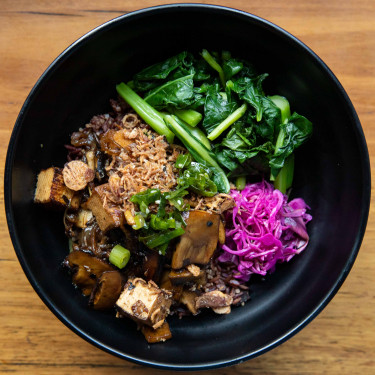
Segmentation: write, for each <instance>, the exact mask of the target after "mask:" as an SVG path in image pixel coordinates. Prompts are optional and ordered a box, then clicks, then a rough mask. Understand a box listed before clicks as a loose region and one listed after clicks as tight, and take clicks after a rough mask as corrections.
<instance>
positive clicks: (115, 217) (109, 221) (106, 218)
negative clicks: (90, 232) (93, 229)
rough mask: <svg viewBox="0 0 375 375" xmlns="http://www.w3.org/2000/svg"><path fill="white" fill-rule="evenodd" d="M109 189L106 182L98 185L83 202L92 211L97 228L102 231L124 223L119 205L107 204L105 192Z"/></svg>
mask: <svg viewBox="0 0 375 375" xmlns="http://www.w3.org/2000/svg"><path fill="white" fill-rule="evenodd" d="M107 191H110V190H109V185H108V184H103V185H99V186H97V187H96V188H94V190H93V191H92V194H91V197H90V198H89V199H88V201H87V202H86V204H85V207H84V208H85V209H87V210H90V211H92V213H93V214H94V216H95V218H96V221H97V223H98V225H99V228H100V229H101V230H102V231H103V232H107V231H108V230H110V229H113V228H116V227H120V226H122V225H123V223H124V214H123V212H122V210H121V209H120V207H119V206H116V205H110V204H107V205H106V206H104V203H105V200H106V192H107Z"/></svg>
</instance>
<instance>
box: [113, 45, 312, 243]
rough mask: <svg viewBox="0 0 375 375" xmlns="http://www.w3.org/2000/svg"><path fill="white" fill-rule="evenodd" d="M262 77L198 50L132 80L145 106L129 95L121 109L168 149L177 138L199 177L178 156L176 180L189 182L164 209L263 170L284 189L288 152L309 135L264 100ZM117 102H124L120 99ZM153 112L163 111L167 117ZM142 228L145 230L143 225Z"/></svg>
mask: <svg viewBox="0 0 375 375" xmlns="http://www.w3.org/2000/svg"><path fill="white" fill-rule="evenodd" d="M267 76H268V74H266V73H264V74H259V73H257V71H256V69H255V68H254V66H253V65H252V64H251V63H249V62H248V61H246V60H243V59H240V58H237V57H232V56H231V53H230V52H228V51H222V52H221V53H217V52H208V51H207V50H203V51H202V52H201V54H200V55H196V56H193V54H191V53H189V52H186V51H183V52H181V53H179V54H178V55H175V56H172V57H170V58H168V59H166V60H164V61H162V62H159V63H157V64H154V65H152V66H150V67H148V68H146V69H144V70H142V71H141V72H139V73H138V74H136V75H135V76H134V77H133V80H132V81H131V83H132V86H131V87H132V88H134V90H135V91H137V92H140V93H142V96H143V97H144V98H145V100H144V101H143V103H140V102H139V100H138V98H135V99H134V96H132V95H130V96H129V98H130V102H129V104H130V105H131V106H132V107H133V108H134V109H135V110H136V111H137V113H138V114H139V115H140V116H141V117H142V118H143V119H144V120H145V121H146V122H147V123H148V124H149V125H150V126H151V127H153V129H154V130H156V131H157V132H158V133H159V134H164V135H165V136H166V137H167V140H168V142H171V141H172V139H173V133H174V134H175V135H177V137H178V138H179V139H180V141H181V142H182V143H183V144H184V146H185V147H186V148H187V150H188V151H189V153H190V155H191V157H192V158H193V159H194V160H195V162H196V163H199V164H200V165H201V167H202V168H203V169H204V170H205V172H204V173H203V172H202V171H200V172H199V173H197V175H196V176H195V175H194V174H193V175H194V178H193V177H192V173H193V172H192V171H190V170H189V168H190V167H191V165H192V164H191V160H188V157H185V156H183V158H182V159H179V160H178V161H177V163H176V164H177V165H178V166H179V168H181V169H182V171H181V176H180V178H181V179H183V178H185V181H188V180H189V179H192V180H191V181H190V182H189V183H187V182H186V183H185V184H183V183H181V184H180V185H179V187H178V188H177V190H176V191H175V192H172V193H170V195H169V204H171V205H173V206H174V207H175V211H176V212H179V210H183V209H184V203H183V199H182V196H183V195H184V194H187V190H188V189H190V190H193V189H194V188H196V191H200V194H201V195H202V194H204V191H205V192H206V193H207V192H211V194H212V192H213V191H215V189H214V185H216V187H217V191H219V192H228V191H229V181H228V177H231V178H234V177H241V178H243V177H244V176H247V175H255V174H264V175H266V174H269V173H270V171H271V179H272V180H275V185H278V184H279V185H278V186H280V188H281V189H285V187H287V186H290V184H291V180H292V178H293V166H294V161H293V160H294V157H293V152H294V150H295V149H296V148H297V147H299V146H300V145H301V144H302V143H303V142H305V141H306V139H307V138H308V137H309V136H310V135H311V131H312V125H311V123H310V122H309V121H308V120H306V119H305V118H304V117H303V116H299V115H297V114H293V116H290V106H289V102H288V100H287V99H286V98H284V97H281V96H278V95H274V96H269V97H267V96H266V94H265V92H264V90H263V82H264V80H265V78H266V77H267ZM127 89H128V88H127ZM129 90H130V88H129ZM120 91H121V90H120ZM120 91H119V92H120ZM122 96H123V97H124V99H125V100H127V97H126V96H127V95H125V96H124V95H122ZM127 101H128V100H127ZM144 103H145V104H147V105H148V107H147V106H145V105H144ZM157 110H167V111H168V112H169V113H172V114H173V115H174V116H171V115H169V114H165V113H163V114H161V113H159V112H158V111H157ZM148 112H149V114H148V115H147V113H148ZM176 116H177V117H176ZM288 119H289V122H288ZM160 120H162V121H160ZM166 129H167V130H166ZM202 130H203V131H204V133H203V132H202ZM206 134H207V135H208V136H206ZM209 139H210V140H211V141H212V142H210V141H209ZM189 158H190V156H189ZM284 165H285V167H284ZM221 167H223V168H224V170H225V171H226V172H224V170H223V169H222V168H221ZM280 171H281V172H280ZM279 172H280V173H279ZM205 173H206V174H205ZM184 174H186V176H185V175H184ZM278 174H280V175H279V176H278ZM183 175H184V176H185V177H183ZM202 176H205V177H202ZM207 176H209V178H208V179H206V177H207ZM181 181H182V180H181ZM211 183H212V184H213V185H210V184H211ZM188 186H190V188H189V187H188ZM191 186H193V187H191ZM209 194H210V193H209ZM162 199H163V198H162ZM165 199H167V198H165ZM139 207H140V211H141V213H142V214H143V215H144V216H145V215H148V213H147V210H148V206H147V205H146V203H145V202H143V203H142V202H141V204H140V206H139ZM145 223H146V224H145V225H149V224H150V223H149V222H147V220H146V222H145ZM177 224H178V221H177ZM166 225H171V226H173V225H174V224H173V222H172V220H170V222H169V224H167V223H166V222H163V221H160V219H159V216H157V218H154V219H153V226H154V227H155V228H164V227H165V226H166ZM155 228H150V229H152V230H154V231H155V230H156V229H155ZM159 230H160V231H162V230H164V231H165V230H172V228H171V227H168V229H159ZM163 246H165V244H163Z"/></svg>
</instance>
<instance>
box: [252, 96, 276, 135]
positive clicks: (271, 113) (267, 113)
mask: <svg viewBox="0 0 375 375" xmlns="http://www.w3.org/2000/svg"><path fill="white" fill-rule="evenodd" d="M260 102H261V106H262V112H263V116H262V121H260V122H259V123H258V125H257V126H255V132H256V133H257V135H259V136H260V137H262V138H265V139H267V140H269V141H271V142H274V141H275V138H276V137H277V135H278V133H279V130H280V124H281V112H280V109H279V108H278V107H277V106H276V105H275V104H273V102H272V100H270V99H268V98H266V97H265V96H263V97H262V98H261V99H260Z"/></svg>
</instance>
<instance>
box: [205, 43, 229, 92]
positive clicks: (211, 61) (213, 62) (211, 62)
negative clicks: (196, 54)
mask: <svg viewBox="0 0 375 375" xmlns="http://www.w3.org/2000/svg"><path fill="white" fill-rule="evenodd" d="M202 57H203V58H204V59H205V60H206V62H207V64H208V65H210V66H211V68H212V69H215V70H216V71H217V72H218V73H219V78H220V82H221V84H222V85H223V87H225V76H224V71H223V69H222V67H221V66H220V65H219V64H218V63H217V62H216V60H215V59H214V58H213V57H212V56H211V54H210V53H209V52H208V51H207V50H206V49H204V50H203V51H202Z"/></svg>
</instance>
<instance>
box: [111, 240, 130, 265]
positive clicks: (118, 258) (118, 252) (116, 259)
mask: <svg viewBox="0 0 375 375" xmlns="http://www.w3.org/2000/svg"><path fill="white" fill-rule="evenodd" d="M129 259H130V251H129V250H127V249H125V248H124V247H122V246H121V245H116V246H115V247H114V248H113V249H112V251H111V253H110V254H109V261H110V262H111V263H112V264H113V265H114V266H116V267H117V268H120V269H122V268H124V267H125V266H126V265H127V264H128V262H129Z"/></svg>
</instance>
